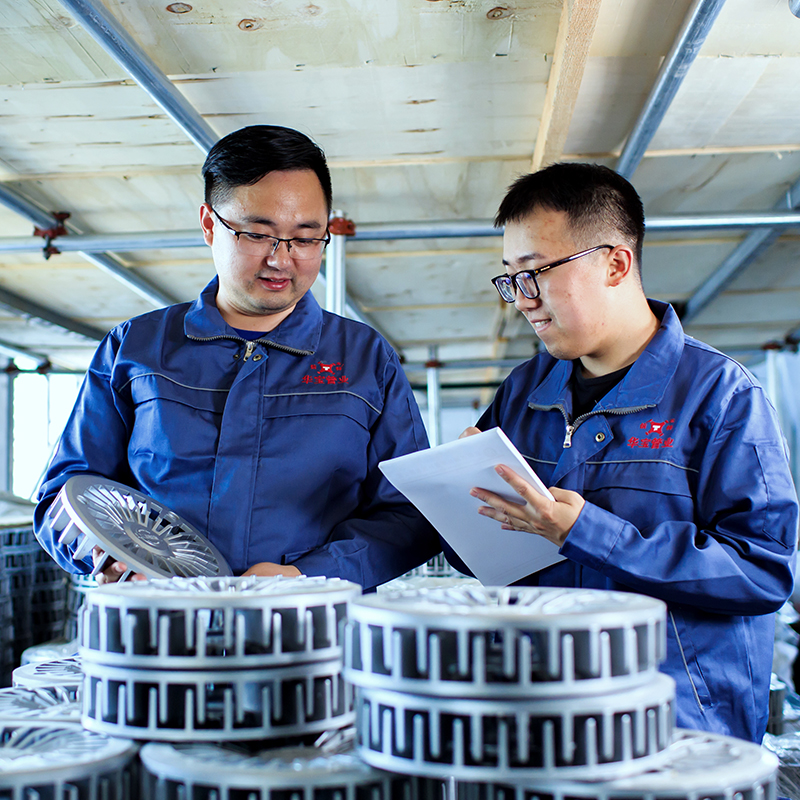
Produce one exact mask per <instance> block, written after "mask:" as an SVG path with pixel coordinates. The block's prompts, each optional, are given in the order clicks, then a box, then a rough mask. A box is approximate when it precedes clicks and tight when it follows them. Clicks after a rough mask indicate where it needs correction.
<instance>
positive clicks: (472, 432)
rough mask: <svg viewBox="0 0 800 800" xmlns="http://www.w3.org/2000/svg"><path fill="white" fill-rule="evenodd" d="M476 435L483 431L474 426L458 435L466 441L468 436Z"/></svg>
mask: <svg viewBox="0 0 800 800" xmlns="http://www.w3.org/2000/svg"><path fill="white" fill-rule="evenodd" d="M476 433H483V431H482V430H481V429H480V428H476V427H475V426H474V425H471V426H470V427H469V428H464V430H463V431H461V433H460V434H459V435H458V438H459V439H465V438H466V437H467V436H474V435H475V434H476Z"/></svg>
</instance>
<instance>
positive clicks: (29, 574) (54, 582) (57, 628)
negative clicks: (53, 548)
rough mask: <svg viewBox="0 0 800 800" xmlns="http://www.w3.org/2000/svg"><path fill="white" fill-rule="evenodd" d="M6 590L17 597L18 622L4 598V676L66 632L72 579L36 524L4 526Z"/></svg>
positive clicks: (0, 584)
mask: <svg viewBox="0 0 800 800" xmlns="http://www.w3.org/2000/svg"><path fill="white" fill-rule="evenodd" d="M0 592H1V593H2V596H3V597H4V598H10V600H11V613H12V617H13V623H12V622H11V621H10V620H9V619H8V617H7V616H4V615H6V614H7V613H8V608H7V606H6V605H5V604H0V637H2V638H0V679H2V684H3V685H4V686H7V685H8V679H9V678H10V670H11V669H12V668H13V666H14V665H15V664H18V663H19V661H20V657H21V655H22V652H23V651H24V650H26V649H27V648H29V647H31V646H33V645H36V644H41V643H42V642H46V641H49V640H50V639H54V638H57V637H59V636H62V635H63V632H64V621H65V604H64V601H65V598H66V593H67V582H66V578H65V574H64V571H63V570H62V569H61V568H60V567H59V566H58V565H57V564H56V563H55V562H54V561H53V560H52V559H51V558H50V556H49V555H48V554H47V553H46V552H45V551H44V550H42V548H41V545H40V544H39V542H38V541H37V540H36V537H35V536H34V535H33V529H32V527H31V526H30V525H23V526H19V527H13V528H3V529H0Z"/></svg>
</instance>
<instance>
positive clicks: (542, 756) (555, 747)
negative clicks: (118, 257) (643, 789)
mask: <svg viewBox="0 0 800 800" xmlns="http://www.w3.org/2000/svg"><path fill="white" fill-rule="evenodd" d="M674 696H675V683H674V681H673V680H672V679H671V678H669V677H668V676H666V675H661V674H656V675H655V677H654V678H653V679H652V680H651V681H650V682H649V683H647V684H645V685H643V686H639V687H637V688H636V689H632V690H628V691H622V692H614V693H609V694H604V695H600V696H590V697H580V698H575V697H560V698H520V697H518V698H513V699H509V700H496V699H495V700H491V701H488V700H480V699H463V698H441V697H432V696H414V695H411V694H406V693H401V692H394V691H389V690H387V689H357V690H356V719H357V724H356V729H357V733H358V747H357V750H358V753H359V755H360V756H361V757H362V758H363V759H364V760H365V761H366V762H367V763H368V764H371V765H372V766H374V767H377V768H378V769H385V770H389V771H391V772H399V773H404V774H409V775H420V776H424V777H429V778H454V779H455V780H457V781H476V780H477V781H494V782H496V781H498V780H501V778H500V776H504V778H502V779H504V780H511V781H513V782H515V783H516V782H519V781H521V780H526V779H541V778H561V777H565V778H566V777H573V778H589V777H590V778H591V779H592V780H609V779H612V778H620V777H624V776H627V775H631V774H634V773H636V772H641V771H643V770H645V769H648V768H649V767H650V766H652V765H654V764H656V763H658V761H659V758H660V757H661V754H662V752H663V751H664V750H665V749H666V748H667V747H668V746H669V744H670V742H671V741H672V732H673V720H674V707H673V702H674Z"/></svg>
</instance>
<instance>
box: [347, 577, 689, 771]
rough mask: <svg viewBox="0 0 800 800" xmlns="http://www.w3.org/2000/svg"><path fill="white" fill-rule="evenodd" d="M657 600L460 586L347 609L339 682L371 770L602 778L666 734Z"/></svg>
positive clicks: (668, 695) (650, 758) (638, 767)
mask: <svg viewBox="0 0 800 800" xmlns="http://www.w3.org/2000/svg"><path fill="white" fill-rule="evenodd" d="M665 620H666V606H665V605H664V604H663V603H662V602H660V601H658V600H655V599H653V598H649V597H644V596H641V595H635V594H627V593H623V592H601V591H592V590H583V589H541V588H532V587H518V588H516V587H510V588H504V589H503V588H488V587H474V586H468V587H464V588H458V587H451V588H444V589H439V590H437V589H431V590H421V591H399V592H396V593H386V594H379V595H369V596H365V597H362V598H359V599H357V600H354V601H353V602H351V603H350V606H349V609H348V620H347V623H346V626H345V677H346V678H347V679H348V680H349V681H351V682H352V683H353V684H354V686H355V687H356V728H357V732H358V752H359V754H360V755H361V756H362V757H363V758H364V760H365V761H367V762H368V763H369V764H371V765H372V766H374V767H378V768H381V769H386V770H390V771H393V772H400V773H407V774H412V775H420V776H426V777H431V778H455V779H456V780H458V781H490V782H497V781H503V780H508V781H512V782H514V783H518V782H519V781H521V780H528V779H534V778H535V779H542V778H548V779H558V780H561V779H564V778H573V777H578V778H579V779H580V780H610V779H613V778H618V777H622V776H625V775H630V774H633V773H636V772H640V771H642V770H644V769H646V768H648V766H649V765H651V764H653V763H655V762H656V761H657V760H658V759H659V758H660V757H661V754H662V753H663V751H664V750H665V749H666V748H667V747H668V745H669V743H670V741H671V738H672V732H673V718H674V712H673V703H674V691H675V687H674V683H673V681H672V679H671V678H669V677H667V676H665V675H662V674H660V673H659V672H658V665H659V663H660V662H661V661H662V660H663V658H664V654H665V649H666V635H665Z"/></svg>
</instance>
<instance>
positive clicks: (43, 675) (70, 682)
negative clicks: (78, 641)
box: [12, 656, 83, 700]
mask: <svg viewBox="0 0 800 800" xmlns="http://www.w3.org/2000/svg"><path fill="white" fill-rule="evenodd" d="M12 679H13V684H14V686H21V687H23V688H26V689H43V688H51V687H59V688H60V689H62V690H63V691H65V692H67V694H68V695H69V698H70V699H71V700H75V699H77V698H78V697H79V696H80V690H81V684H82V683H83V668H82V667H81V662H80V659H79V658H77V657H76V656H71V657H69V658H60V659H58V660H56V661H40V662H39V663H35V664H26V665H25V666H23V667H17V668H16V669H15V670H14V672H13V673H12Z"/></svg>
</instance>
